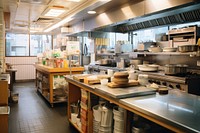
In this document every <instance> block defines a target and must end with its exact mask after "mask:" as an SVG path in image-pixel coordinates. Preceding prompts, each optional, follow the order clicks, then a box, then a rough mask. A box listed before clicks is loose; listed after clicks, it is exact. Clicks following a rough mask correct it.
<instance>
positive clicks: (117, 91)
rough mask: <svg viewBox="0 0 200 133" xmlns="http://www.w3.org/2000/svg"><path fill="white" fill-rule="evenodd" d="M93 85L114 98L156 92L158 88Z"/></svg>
mask: <svg viewBox="0 0 200 133" xmlns="http://www.w3.org/2000/svg"><path fill="white" fill-rule="evenodd" d="M91 87H92V88H95V89H96V90H98V91H101V92H103V93H106V94H107V95H109V96H111V97H113V98H127V97H134V96H141V95H149V94H155V93H156V90H154V89H149V88H146V87H144V86H134V87H127V88H110V87H108V86H106V85H100V84H96V85H91Z"/></svg>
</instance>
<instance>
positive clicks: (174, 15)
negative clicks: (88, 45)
mask: <svg viewBox="0 0 200 133" xmlns="http://www.w3.org/2000/svg"><path fill="white" fill-rule="evenodd" d="M196 21H200V3H195V4H193V5H189V6H186V7H181V8H175V9H168V10H166V11H160V12H157V13H154V14H147V15H145V16H142V17H137V18H133V19H130V20H126V21H124V22H122V23H121V24H119V25H114V26H108V27H103V28H98V29H96V30H97V31H108V32H122V33H125V32H129V31H136V30H140V29H146V28H151V27H157V26H164V25H174V24H182V23H188V22H196Z"/></svg>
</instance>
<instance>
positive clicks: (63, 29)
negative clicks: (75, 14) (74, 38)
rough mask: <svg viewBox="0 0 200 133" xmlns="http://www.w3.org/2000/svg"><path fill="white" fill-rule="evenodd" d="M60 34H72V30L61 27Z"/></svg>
mask: <svg viewBox="0 0 200 133" xmlns="http://www.w3.org/2000/svg"><path fill="white" fill-rule="evenodd" d="M61 33H72V28H71V27H62V28H61Z"/></svg>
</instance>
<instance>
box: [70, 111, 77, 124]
mask: <svg viewBox="0 0 200 133" xmlns="http://www.w3.org/2000/svg"><path fill="white" fill-rule="evenodd" d="M77 116H78V114H76V113H71V121H72V122H73V123H76V120H77Z"/></svg>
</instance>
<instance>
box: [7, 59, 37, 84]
mask: <svg viewBox="0 0 200 133" xmlns="http://www.w3.org/2000/svg"><path fill="white" fill-rule="evenodd" d="M36 61H37V58H36V57H5V62H6V63H11V64H12V65H13V68H14V69H17V72H16V80H30V79H35V67H34V66H33V64H34V63H35V62H36Z"/></svg>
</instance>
